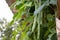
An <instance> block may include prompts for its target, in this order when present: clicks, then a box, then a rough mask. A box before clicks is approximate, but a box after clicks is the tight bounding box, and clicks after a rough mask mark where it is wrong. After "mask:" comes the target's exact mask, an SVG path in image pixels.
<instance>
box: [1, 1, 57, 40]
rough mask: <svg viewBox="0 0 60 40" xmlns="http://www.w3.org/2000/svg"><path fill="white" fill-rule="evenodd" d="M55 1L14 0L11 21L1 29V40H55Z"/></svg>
mask: <svg viewBox="0 0 60 40" xmlns="http://www.w3.org/2000/svg"><path fill="white" fill-rule="evenodd" d="M56 2H57V1H56V0H16V2H15V3H13V4H12V5H11V6H10V7H11V8H14V7H15V8H16V10H17V12H16V13H15V14H14V17H13V20H12V21H11V22H10V23H7V24H5V26H6V27H4V26H3V24H4V23H2V24H1V25H2V27H4V29H5V30H3V29H1V31H2V32H3V34H4V36H2V39H3V40H57V39H56V38H57V36H56V25H55V16H56V15H55V14H56Z"/></svg>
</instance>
